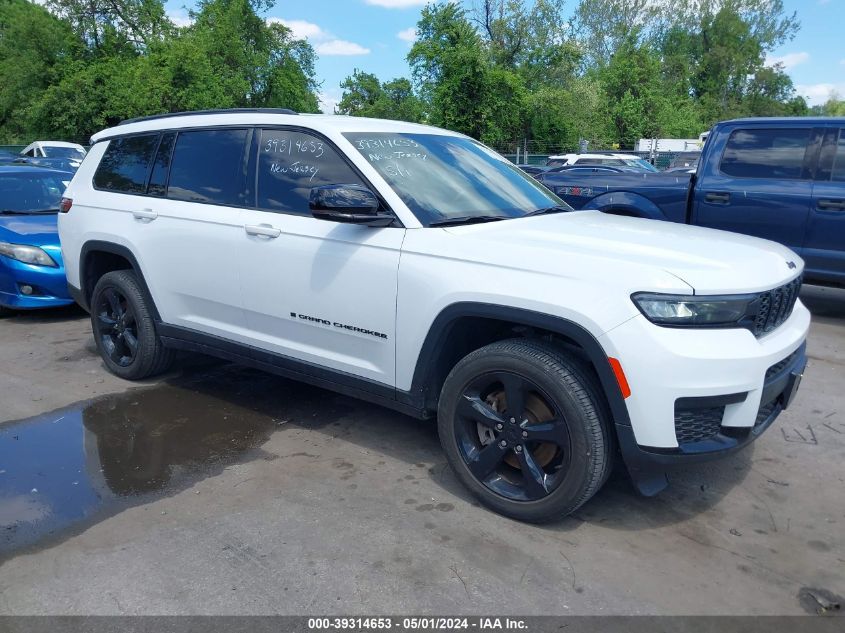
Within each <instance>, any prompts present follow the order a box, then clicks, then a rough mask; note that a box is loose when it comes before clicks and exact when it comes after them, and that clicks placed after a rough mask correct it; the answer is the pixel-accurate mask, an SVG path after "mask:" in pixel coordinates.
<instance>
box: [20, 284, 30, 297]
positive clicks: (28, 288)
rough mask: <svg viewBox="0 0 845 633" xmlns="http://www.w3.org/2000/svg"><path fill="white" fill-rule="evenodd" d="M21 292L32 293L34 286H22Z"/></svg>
mask: <svg viewBox="0 0 845 633" xmlns="http://www.w3.org/2000/svg"><path fill="white" fill-rule="evenodd" d="M21 293H23V294H25V295H31V294H32V286H21Z"/></svg>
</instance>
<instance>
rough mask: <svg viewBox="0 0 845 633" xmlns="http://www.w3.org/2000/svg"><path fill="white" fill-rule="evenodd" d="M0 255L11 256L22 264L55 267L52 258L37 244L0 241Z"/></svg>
mask: <svg viewBox="0 0 845 633" xmlns="http://www.w3.org/2000/svg"><path fill="white" fill-rule="evenodd" d="M0 255H5V256H6V257H11V258H12V259H16V260H18V261H19V262H23V263H24V264H34V265H36V266H51V267H53V268H56V262H54V261H53V258H52V257H50V256H49V255H48V254H47V253H45V252H44V251H43V250H42V249H40V248H38V247H37V246H24V245H23V244H9V243H8V242H0Z"/></svg>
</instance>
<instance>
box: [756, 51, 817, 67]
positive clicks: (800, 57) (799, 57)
mask: <svg viewBox="0 0 845 633" xmlns="http://www.w3.org/2000/svg"><path fill="white" fill-rule="evenodd" d="M808 61H810V53H806V52H803V51H802V52H800V53H786V54H785V55H767V56H766V66H774V65H775V64H782V65H783V67H784V69H785V70H789V69H790V68H795V67H796V66H798V65H800V64H804V63H806V62H808Z"/></svg>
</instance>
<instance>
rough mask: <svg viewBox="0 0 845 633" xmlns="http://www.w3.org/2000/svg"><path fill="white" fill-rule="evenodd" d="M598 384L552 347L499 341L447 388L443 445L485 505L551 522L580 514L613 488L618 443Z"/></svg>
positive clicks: (462, 365)
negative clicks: (591, 500)
mask: <svg viewBox="0 0 845 633" xmlns="http://www.w3.org/2000/svg"><path fill="white" fill-rule="evenodd" d="M608 418H609V416H608V415H607V413H606V411H605V405H604V401H603V400H602V398H601V397H600V391H599V385H598V382H597V381H596V379H595V378H594V376H593V374H592V373H591V372H590V371H589V369H588V368H587V366H586V365H585V364H584V363H583V362H582V361H580V360H579V359H578V358H577V357H575V356H573V355H569V354H568V353H567V352H565V351H563V350H562V349H561V348H558V347H557V346H554V345H552V344H549V343H545V342H539V341H530V340H523V339H515V340H509V341H501V342H497V343H493V344H491V345H488V346H486V347H484V348H481V349H479V350H477V351H475V352H472V353H471V354H469V355H468V356H466V357H465V358H464V359H462V360H461V361H460V362H459V363H458V364H457V365H456V366H455V368H454V369H453V370H452V372H451V373H450V374H449V376H448V377H447V379H446V382H445V383H444V385H443V390H442V392H441V396H440V402H439V405H438V429H439V433H440V441H441V443H442V444H443V448H444V450H445V452H446V455H447V458H448V459H449V462H450V464H451V465H452V468H453V469H454V470H455V473H456V474H457V476H458V479H460V480H461V482H463V483H464V484H465V485H466V486H467V488H468V489H469V490H470V491H471V492H472V493H473V494H474V495H475V496H476V497H477V498H478V499H479V500H480V501H481V502H482V503H484V504H485V505H486V506H488V507H490V508H492V509H493V510H495V511H497V512H500V513H502V514H505V515H507V516H510V517H513V518H515V519H519V520H523V521H531V522H543V521H549V520H554V519H557V518H560V517H563V516H565V515H567V514H570V513H571V512H574V511H575V510H577V509H578V508H579V507H580V506H581V505H582V504H584V503H585V502H586V501H587V500H588V499H589V498H590V497H592V496H593V495H594V494H595V493H596V491H597V490H598V489H599V488H600V487H601V486H602V484H604V482H605V481H606V480H607V477H608V475H609V473H610V469H611V466H612V459H611V455H612V451H611V442H612V437H611V435H610V432H609V431H608V428H609V427H608V421H609V420H608Z"/></svg>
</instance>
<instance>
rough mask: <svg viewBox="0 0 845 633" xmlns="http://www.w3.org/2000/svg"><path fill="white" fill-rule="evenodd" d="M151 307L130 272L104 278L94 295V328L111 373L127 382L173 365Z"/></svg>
mask: <svg viewBox="0 0 845 633" xmlns="http://www.w3.org/2000/svg"><path fill="white" fill-rule="evenodd" d="M150 308H151V307H150V306H149V305H148V301H147V300H146V298H145V297H144V293H143V291H142V290H141V287H140V285H139V284H138V278H137V277H136V275H135V273H134V272H133V271H131V270H115V271H112V272H109V273H106V274H105V275H103V276H102V277H101V278H100V280H99V281H98V282H97V285H96V286H95V287H94V292H93V294H92V295H91V329H92V331H93V332H94V341H95V343H96V344H97V351H99V352H100V356H101V357H102V359H103V362H104V363H105V364H106V367H107V368H108V370H109V371H110V372H111V373H113V374H115V375H116V376H119V377H121V378H124V379H126V380H142V379H144V378H150V377H152V376H156V375H158V374H161V373H163V372H165V371H167V369H168V368H169V367H170V365H171V364H172V362H173V352H172V350H169V349H167V348H166V347H165V346H164V345H163V344H162V342H161V339H160V338H159V336H158V334H157V333H156V327H155V321H154V319H153V317H152V313H151V309H150Z"/></svg>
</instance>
